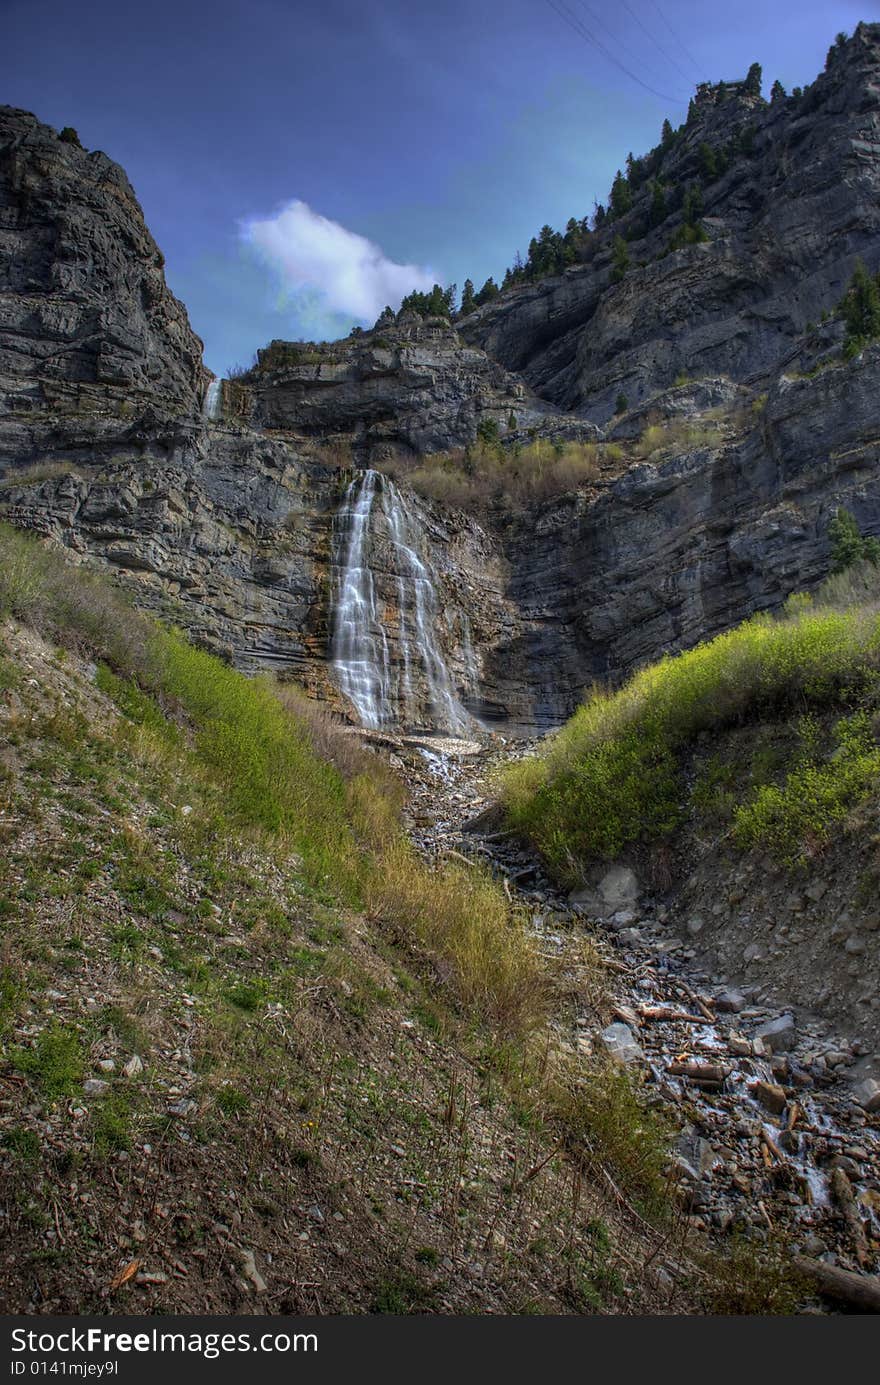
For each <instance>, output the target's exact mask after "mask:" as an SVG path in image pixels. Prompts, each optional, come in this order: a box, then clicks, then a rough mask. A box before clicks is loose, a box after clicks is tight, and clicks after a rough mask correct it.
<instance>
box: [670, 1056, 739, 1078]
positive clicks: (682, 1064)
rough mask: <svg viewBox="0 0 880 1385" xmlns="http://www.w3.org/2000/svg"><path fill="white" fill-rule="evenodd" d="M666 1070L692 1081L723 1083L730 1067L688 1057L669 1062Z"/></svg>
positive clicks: (671, 1075) (673, 1075)
mask: <svg viewBox="0 0 880 1385" xmlns="http://www.w3.org/2000/svg"><path fill="white" fill-rule="evenodd" d="M666 1071H667V1072H668V1073H669V1075H670V1077H689V1078H690V1079H691V1081H692V1082H718V1083H721V1082H723V1081H724V1079H725V1077H726V1076H727V1074H728V1072H729V1069H728V1068H723V1067H722V1066H721V1064H720V1063H701V1062H699V1061H698V1060H697V1059H694V1058H688V1059H684V1060H681V1059H679V1060H678V1061H676V1062H673V1063H668V1064H667V1066H666Z"/></svg>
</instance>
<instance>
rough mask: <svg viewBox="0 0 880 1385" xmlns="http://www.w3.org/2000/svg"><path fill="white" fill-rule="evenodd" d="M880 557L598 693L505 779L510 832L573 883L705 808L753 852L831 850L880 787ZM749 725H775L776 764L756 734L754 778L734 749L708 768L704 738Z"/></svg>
mask: <svg viewBox="0 0 880 1385" xmlns="http://www.w3.org/2000/svg"><path fill="white" fill-rule="evenodd" d="M856 532H857V531H856ZM868 542H870V541H868ZM864 543H865V541H864V540H861V544H862V545H864ZM852 552H853V546H852V520H851V517H849V522H847V518H846V517H843V516H841V517H839V518H838V521H837V524H836V528H835V554H836V560H837V561H838V563H842V562H843V561H844V560H845V554H846V553H850V554H852ZM871 553H873V548H871V549H870V553H869V554H868V555H867V556H864V555H865V549H864V547H862V548H861V549H860V551H859V552H858V553H856V554H855V556H856V558H857V559H859V561H858V562H857V564H856V566H854V567H852V566H848V567H847V568H846V570H844V571H842V572H841V573H840V574H839V575H838V576H837V577H834V578H832V579H830V580H829V582H828V583H827V584H826V586H825V587H824V588H823V589H822V590H821V591H820V592H819V594H818V595H817V597H816V598H815V599H813V598H811V597H809V596H807V595H803V596H798V597H794V598H792V599H790V600H789V602H788V603H787V605H786V608H785V610H784V611H783V612H782V613H781V614H780V615H779V616H777V617H773V616H767V615H759V616H755V617H753V618H752V619H751V620H748V621H746V622H745V623H744V624H742V625H740V626H738V627H737V628H735V629H733V630H731V631H729V632H728V633H726V634H723V635H720V636H718V637H717V638H716V639H714V640H711V641H709V642H708V643H705V644H701V645H698V646H697V647H696V648H695V649H692V650H689V651H687V652H686V653H683V654H679V655H677V656H675V657H667V658H664V659H662V660H660V661H659V662H658V663H655V664H652V665H650V666H649V667H647V668H645V669H642V670H640V671H639V672H638V673H636V674H635V675H634V676H633V677H632V678H631V679H630V680H629V681H628V682H627V683H626V684H625V685H624V686H623V687H622V688H621V689H619V690H618V691H616V692H610V691H606V690H602V689H596V691H595V692H594V693H593V694H592V696H591V697H590V698H589V699H588V700H587V701H586V703H585V704H584V705H583V706H582V707H581V708H580V709H579V710H578V711H577V712H576V713H575V715H574V716H573V717H572V718H571V720H570V721H569V722H568V723H567V724H566V726H565V727H564V728H563V729H562V730H561V731H560V732H559V733H558V734H557V735H556V736H555V737H553V739H552V740H551V741H550V743H549V745H548V746H547V748H546V749H545V750H544V751H543V752H542V753H541V754H540V755H539V756H536V757H533V758H531V759H527V760H523V761H522V762H520V763H519V764H517V765H515V766H513V767H511V768H510V769H509V770H508V771H507V772H506V774H505V776H504V779H503V782H502V792H503V797H504V802H505V805H506V809H507V815H508V819H509V822H510V824H511V826H513V827H515V828H516V829H517V830H518V831H519V832H521V833H522V834H523V835H524V836H525V837H527V838H528V839H529V840H530V841H531V842H533V843H534V845H535V846H536V847H537V848H538V849H539V850H540V851H541V853H542V855H543V856H544V858H545V859H546V860H547V862H548V863H549V865H550V866H551V868H552V869H553V871H554V872H555V873H556V875H557V876H558V877H559V878H560V879H563V880H566V881H569V882H574V881H576V880H578V879H579V878H581V876H582V873H583V872H584V870H585V869H586V868H587V867H588V866H589V865H590V864H591V863H592V862H594V861H596V860H597V859H610V858H612V857H614V856H616V855H617V854H619V853H620V851H621V850H623V849H624V848H625V847H627V846H632V845H634V844H636V843H639V842H652V841H653V842H656V841H661V840H663V839H666V838H668V837H669V836H670V835H671V834H672V833H673V832H674V831H675V830H676V829H677V828H678V827H679V826H681V825H682V824H683V823H684V822H686V821H687V820H688V819H689V817H690V816H691V815H700V814H705V813H706V812H707V810H711V811H712V812H713V813H716V814H717V813H721V815H722V817H723V818H724V820H725V821H726V825H727V828H728V829H729V830H730V831H731V832H732V835H733V838H734V840H735V841H737V842H738V843H739V844H740V845H741V846H742V847H754V846H756V847H760V848H762V849H764V850H767V851H769V852H770V853H771V854H775V855H776V856H777V857H778V858H780V859H781V860H783V861H785V862H787V863H789V864H795V863H797V862H798V861H801V860H804V859H805V858H806V857H807V856H808V855H813V854H816V853H818V852H820V851H821V850H822V849H823V847H824V846H825V845H826V844H827V843H828V842H829V841H830V839H831V838H832V835H833V834H834V833H835V832H837V831H839V830H840V829H841V827H842V826H844V825H845V823H846V822H847V820H848V818H849V816H850V814H851V813H852V811H853V810H854V809H855V808H857V807H858V806H860V805H861V804H863V803H864V802H865V801H866V800H867V799H868V798H870V797H872V796H876V795H877V792H878V789H880V739H878V736H877V715H878V711H880V616H878V603H880V593H878V584H877V574H876V568H875V566H874V564H873V563H872V562H871V561H869V558H870V554H871ZM746 724H748V725H751V726H753V727H754V728H755V729H756V730H757V729H758V728H765V729H766V728H768V727H771V728H775V738H774V737H771V739H772V740H773V741H774V744H773V747H772V750H773V753H771V754H768V753H767V738H766V736H758V735H756V736H755V739H754V757H753V761H752V764H751V765H750V767H749V771H748V774H747V776H746V779H745V781H743V779H742V775H741V773H740V770H741V766H739V767H737V766H735V765H734V764H733V763H728V762H727V761H726V760H725V759H724V756H723V755H722V754H720V747H716V754H715V755H714V756H710V757H705V756H704V757H703V760H704V762H703V763H701V764H700V766H699V768H698V771H697V772H695V771H694V766H693V763H692V755H693V751H694V747H695V746H696V745H697V744H698V743H699V742H700V740H701V738H703V737H705V736H706V735H707V734H708V735H711V736H712V738H713V739H714V740H717V738H718V737H719V736H720V735H721V734H722V733H724V732H726V731H728V730H729V729H730V728H734V727H737V726H742V725H746ZM734 787H735V788H736V790H737V792H733V789H734Z"/></svg>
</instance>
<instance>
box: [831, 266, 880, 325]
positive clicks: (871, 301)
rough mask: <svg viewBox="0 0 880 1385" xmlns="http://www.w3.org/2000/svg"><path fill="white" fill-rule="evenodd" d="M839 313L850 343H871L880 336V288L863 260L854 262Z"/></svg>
mask: <svg viewBox="0 0 880 1385" xmlns="http://www.w3.org/2000/svg"><path fill="white" fill-rule="evenodd" d="M840 311H841V315H842V317H843V320H844V322H845V323H846V328H847V336H848V337H849V338H850V340H851V341H855V342H858V341H871V340H872V339H873V338H874V337H878V336H880V286H878V284H877V280H876V279H874V278H872V277H871V275H870V274H869V273H868V271H867V269H866V268H865V264H864V261H863V260H856V267H855V269H854V270H853V276H852V278H851V279H850V281H849V288H848V289H847V291H846V294H845V295H844V299H843V302H842V303H841V305H840Z"/></svg>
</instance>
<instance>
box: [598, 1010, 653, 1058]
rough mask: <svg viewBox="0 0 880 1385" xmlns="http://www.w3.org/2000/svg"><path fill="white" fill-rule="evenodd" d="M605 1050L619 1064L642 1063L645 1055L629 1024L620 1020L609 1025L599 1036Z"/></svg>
mask: <svg viewBox="0 0 880 1385" xmlns="http://www.w3.org/2000/svg"><path fill="white" fill-rule="evenodd" d="M599 1037H600V1039H601V1040H602V1043H603V1045H604V1047H605V1050H606V1052H607V1053H608V1054H610V1056H611V1057H612V1058H613V1059H615V1061H616V1062H618V1063H624V1064H630V1063H640V1062H642V1061H643V1060H644V1057H645V1054H644V1050H643V1049H642V1047H641V1045H640V1044H639V1042H638V1040H637V1039H636V1036H635V1035H634V1034H633V1032H632V1030H631V1029H630V1027H629V1025H628V1024H623V1023H621V1022H620V1021H619V1020H618V1021H615V1023H613V1024H609V1025H608V1026H607V1027H606V1028H605V1029H603V1030H602V1032H601V1034H600V1035H599Z"/></svg>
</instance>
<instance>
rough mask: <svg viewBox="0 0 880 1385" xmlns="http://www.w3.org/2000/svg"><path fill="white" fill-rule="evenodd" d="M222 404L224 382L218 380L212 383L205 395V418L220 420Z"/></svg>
mask: <svg viewBox="0 0 880 1385" xmlns="http://www.w3.org/2000/svg"><path fill="white" fill-rule="evenodd" d="M222 403H223V381H222V380H220V379H219V378H218V379H216V380H212V381H211V383H210V385H209V386H208V389H207V392H206V394H205V402H204V404H203V406H202V408H203V412H204V415H205V418H212V419H216V418H219V417H220V407H221V405H222Z"/></svg>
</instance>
